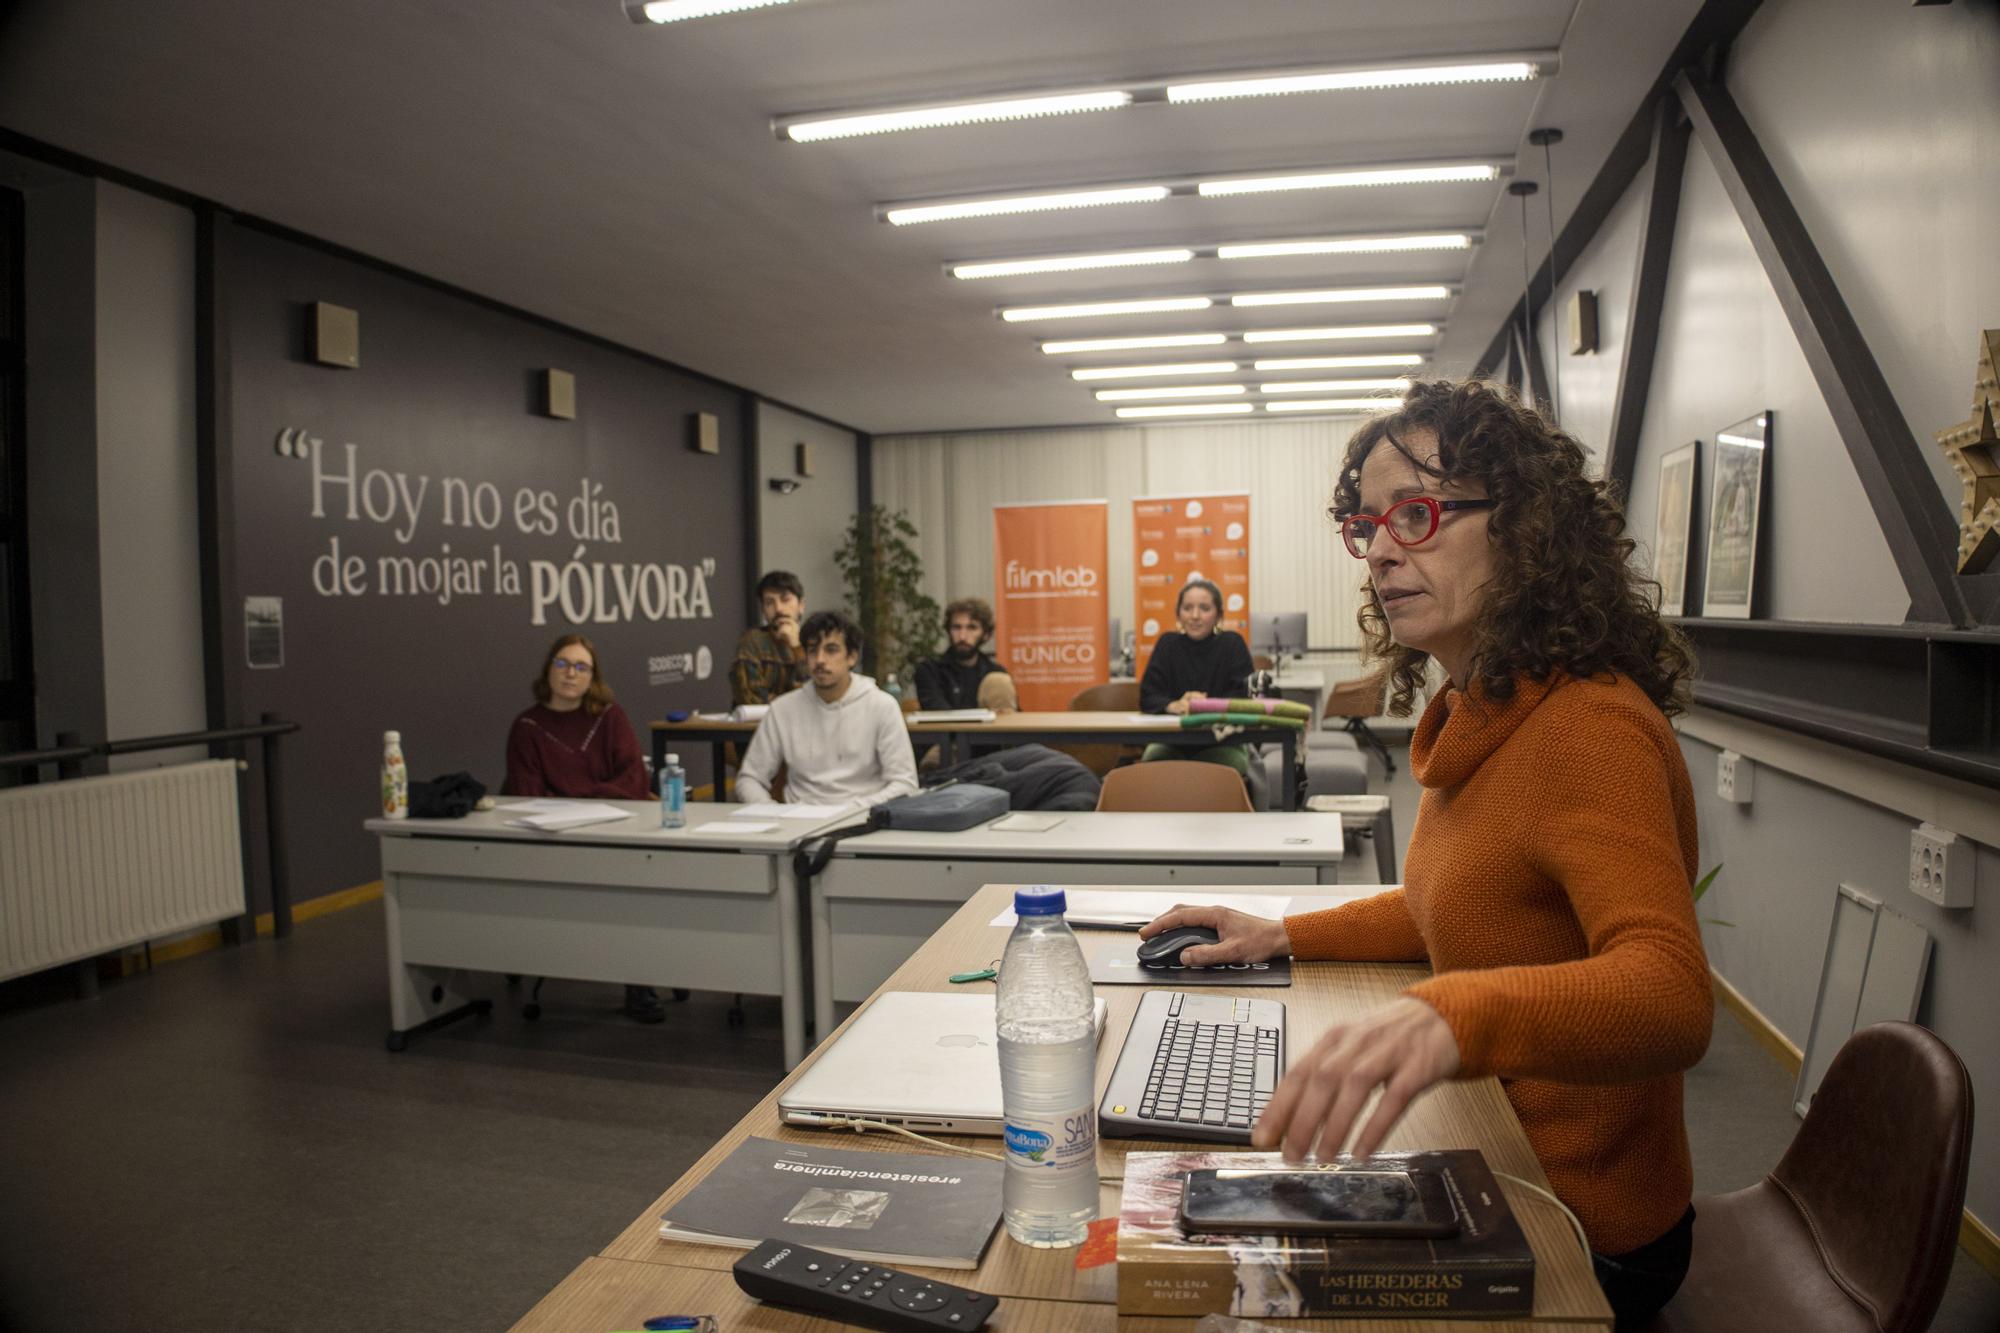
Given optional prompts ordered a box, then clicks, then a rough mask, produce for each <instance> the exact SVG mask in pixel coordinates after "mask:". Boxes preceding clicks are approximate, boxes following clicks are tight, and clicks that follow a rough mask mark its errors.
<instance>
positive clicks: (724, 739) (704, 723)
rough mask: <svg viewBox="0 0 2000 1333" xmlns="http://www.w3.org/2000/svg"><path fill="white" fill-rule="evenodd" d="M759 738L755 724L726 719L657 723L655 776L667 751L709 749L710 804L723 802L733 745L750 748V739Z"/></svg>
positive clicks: (696, 718) (654, 736)
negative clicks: (671, 748)
mask: <svg viewBox="0 0 2000 1333" xmlns="http://www.w3.org/2000/svg"><path fill="white" fill-rule="evenodd" d="M756 734H757V724H756V723H755V722H731V721H729V720H728V719H727V718H719V719H710V718H699V717H691V718H689V719H688V720H687V721H685V722H655V723H654V724H653V772H654V773H655V774H657V773H658V772H659V771H660V769H661V768H663V767H665V765H666V762H667V749H668V747H669V746H672V747H674V753H676V754H679V753H680V749H679V747H680V746H682V745H706V746H708V757H709V765H710V767H709V775H710V777H709V780H710V784H711V790H710V793H709V798H708V799H709V800H711V801H720V800H723V799H724V796H723V793H724V791H725V789H726V788H727V785H728V784H727V783H726V782H725V781H724V780H723V779H724V774H725V772H726V770H727V767H728V765H727V763H726V756H727V751H728V749H729V745H730V743H731V742H732V741H733V742H735V743H737V744H739V745H748V744H749V743H750V738H751V737H752V736H754V735H756Z"/></svg>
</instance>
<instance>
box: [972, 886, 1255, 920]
mask: <svg viewBox="0 0 2000 1333" xmlns="http://www.w3.org/2000/svg"><path fill="white" fill-rule="evenodd" d="M1065 897H1066V899H1067V900H1068V903H1069V910H1068V911H1067V912H1065V913H1064V917H1065V919H1066V920H1068V922H1069V923H1070V924H1071V925H1072V926H1106V927H1111V928H1119V927H1124V928H1127V929H1129V928H1131V927H1133V926H1143V925H1145V924H1146V923H1147V922H1148V921H1151V920H1152V919H1153V918H1154V917H1156V916H1158V915H1160V913H1162V912H1165V911H1168V910H1169V909H1171V908H1174V907H1177V906H1179V905H1180V904H1182V903H1202V902H1211V901H1212V902H1219V903H1226V904H1228V905H1229V906H1231V907H1233V908H1235V909H1236V910H1237V911H1239V912H1248V913H1250V915H1252V916H1261V917H1269V918H1272V919H1276V918H1278V917H1281V916H1284V915H1286V914H1287V912H1288V911H1289V910H1290V905H1291V901H1292V899H1291V896H1290V895H1289V894H1273V893H1232V894H1228V895H1222V894H1217V895H1214V896H1213V897H1211V898H1204V897H1203V896H1202V894H1201V892H1200V891H1199V890H1193V891H1187V890H1178V889H1069V890H1066V891H1065ZM1014 920H1015V918H1014V909H1013V908H1011V907H1010V908H1008V909H1007V910H1006V911H1004V912H1002V913H1000V915H998V916H996V917H994V918H993V920H992V921H991V922H990V923H989V924H991V925H995V926H1011V925H1013V924H1014Z"/></svg>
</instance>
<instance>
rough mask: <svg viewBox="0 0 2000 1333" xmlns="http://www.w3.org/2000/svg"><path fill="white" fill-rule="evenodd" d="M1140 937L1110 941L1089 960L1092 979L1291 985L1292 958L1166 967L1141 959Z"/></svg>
mask: <svg viewBox="0 0 2000 1333" xmlns="http://www.w3.org/2000/svg"><path fill="white" fill-rule="evenodd" d="M1138 948H1139V937H1138V936H1136V935H1134V936H1132V937H1131V938H1130V939H1121V940H1118V941H1116V942H1107V943H1106V945H1105V947H1104V948H1102V949H1099V950H1098V951H1097V952H1096V954H1095V955H1094V956H1093V957H1092V958H1091V960H1090V979H1091V980H1092V981H1093V982H1095V983H1097V984H1098V985H1100V986H1163V985H1167V986H1289V985H1291V984H1292V960H1291V959H1289V958H1273V959H1271V960H1270V961H1269V962H1267V963H1232V964H1229V965H1228V966H1226V967H1165V966H1162V965H1161V964H1158V963H1142V962H1140V961H1139V958H1138Z"/></svg>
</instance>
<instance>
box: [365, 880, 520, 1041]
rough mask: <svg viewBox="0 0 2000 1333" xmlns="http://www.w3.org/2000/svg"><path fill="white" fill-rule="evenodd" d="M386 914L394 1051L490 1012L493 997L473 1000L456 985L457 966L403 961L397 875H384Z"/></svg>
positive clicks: (383, 901)
mask: <svg viewBox="0 0 2000 1333" xmlns="http://www.w3.org/2000/svg"><path fill="white" fill-rule="evenodd" d="M382 904H383V914H384V917H385V921H386V924H387V927H388V936H389V1035H388V1037H387V1039H386V1044H387V1045H388V1047H389V1049H390V1050H392V1051H400V1050H402V1049H403V1048H404V1047H405V1046H407V1045H409V1043H410V1038H411V1037H413V1036H415V1035H416V1034H417V1033H419V1032H428V1031H430V1030H431V1029H432V1028H440V1027H443V1026H444V1025H445V1024H447V1023H455V1022H457V1021H458V1020H459V1019H461V1018H466V1017H469V1016H471V1015H474V1014H484V1013H488V1012H490V1011H491V1010H492V1008H493V1001H491V1000H470V999H467V998H466V997H465V996H464V995H462V994H460V993H459V992H458V991H456V990H454V989H453V986H454V985H455V984H456V983H457V981H458V979H459V977H460V975H461V973H460V971H459V969H457V968H453V967H423V966H421V965H418V964H413V963H405V962H404V961H403V927H402V917H401V909H400V906H399V903H398V895H397V889H396V876H394V875H387V874H385V875H383V876H382Z"/></svg>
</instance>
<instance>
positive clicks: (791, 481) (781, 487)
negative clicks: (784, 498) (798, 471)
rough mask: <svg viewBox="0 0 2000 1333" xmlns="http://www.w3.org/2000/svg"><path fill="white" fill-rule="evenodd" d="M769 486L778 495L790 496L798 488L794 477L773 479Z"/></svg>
mask: <svg viewBox="0 0 2000 1333" xmlns="http://www.w3.org/2000/svg"><path fill="white" fill-rule="evenodd" d="M770 486H771V489H772V490H774V491H776V492H777V493H778V494H780V495H790V494H791V493H792V492H793V491H795V490H797V489H798V488H799V483H798V480H797V479H796V478H794V477H773V478H771V482H770Z"/></svg>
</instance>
